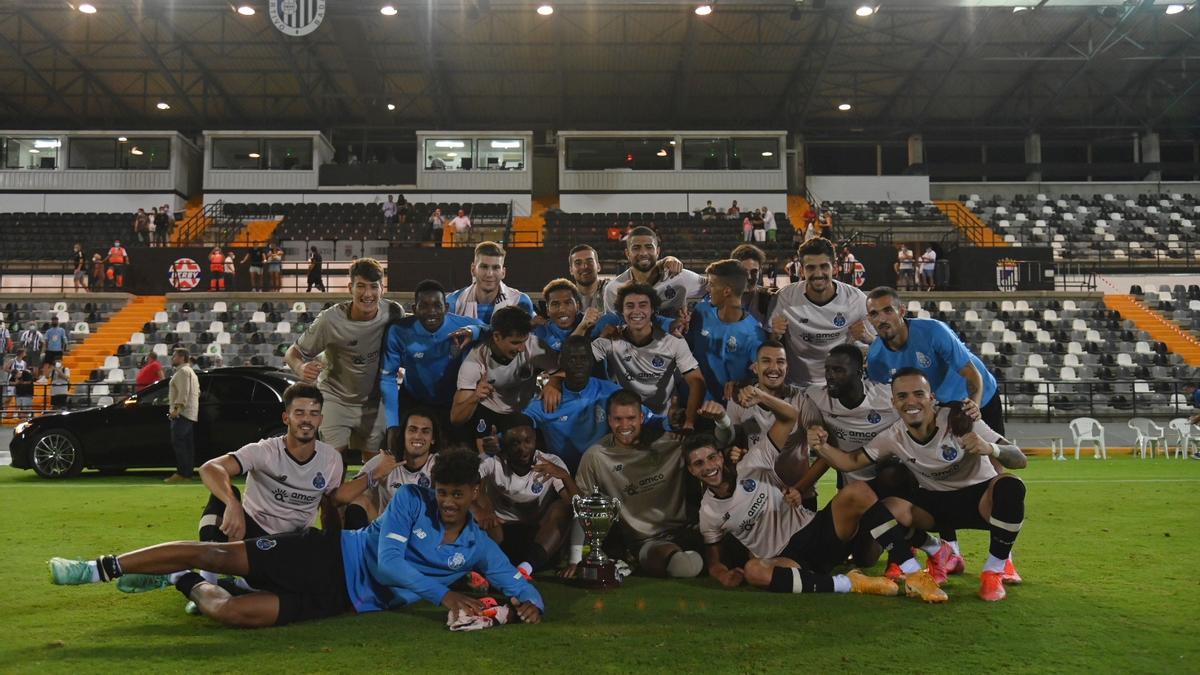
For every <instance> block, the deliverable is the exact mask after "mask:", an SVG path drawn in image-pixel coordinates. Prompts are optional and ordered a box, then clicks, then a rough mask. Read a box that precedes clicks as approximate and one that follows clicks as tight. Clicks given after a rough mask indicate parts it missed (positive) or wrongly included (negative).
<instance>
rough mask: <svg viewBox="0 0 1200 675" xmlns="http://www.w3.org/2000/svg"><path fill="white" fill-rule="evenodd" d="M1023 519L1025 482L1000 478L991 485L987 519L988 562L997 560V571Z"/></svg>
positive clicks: (1006, 556)
mask: <svg viewBox="0 0 1200 675" xmlns="http://www.w3.org/2000/svg"><path fill="white" fill-rule="evenodd" d="M1024 521H1025V484H1024V483H1022V482H1021V481H1020V480H1016V479H1013V478H1002V479H1000V480H998V481H996V483H995V484H994V485H993V486H992V517H991V518H990V519H988V526H989V527H988V529H989V530H990V531H991V541H990V543H989V545H988V553H989V554H990V556H989V557H988V562H989V563H991V561H993V560H999V561H1000V562H999V565H1000V567H999V568H998V569H994V570H993V569H990V568H986V567H985V569H988V570H989V571H993V572H998V571H1003V570H1004V561H1005V560H1007V559H1008V556H1009V554H1010V553H1012V547H1013V544H1014V543H1016V541H1017V535H1018V534H1020V532H1021V524H1022V523H1023V522H1024Z"/></svg>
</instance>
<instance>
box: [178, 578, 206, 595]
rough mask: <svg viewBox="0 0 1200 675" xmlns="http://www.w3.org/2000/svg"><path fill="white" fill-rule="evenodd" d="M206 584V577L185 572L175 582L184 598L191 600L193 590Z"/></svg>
mask: <svg viewBox="0 0 1200 675" xmlns="http://www.w3.org/2000/svg"><path fill="white" fill-rule="evenodd" d="M202 583H205V579H204V577H202V576H200V575H199V574H197V573H195V572H185V573H183V574H181V575H179V578H178V579H176V580H175V589H176V590H178V591H179V592H180V593H183V597H185V598H188V599H189V600H190V599H191V595H192V589H193V588H195V587H196V586H197V585H199V584H202Z"/></svg>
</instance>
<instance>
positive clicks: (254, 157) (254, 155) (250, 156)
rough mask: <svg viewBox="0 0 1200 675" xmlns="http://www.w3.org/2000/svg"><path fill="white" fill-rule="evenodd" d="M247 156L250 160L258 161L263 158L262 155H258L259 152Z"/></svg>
mask: <svg viewBox="0 0 1200 675" xmlns="http://www.w3.org/2000/svg"><path fill="white" fill-rule="evenodd" d="M246 156H247V157H249V158H250V159H258V158H259V157H262V155H260V154H258V153H257V152H252V153H250V154H248V155H246Z"/></svg>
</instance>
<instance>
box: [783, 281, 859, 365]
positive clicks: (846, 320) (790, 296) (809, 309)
mask: <svg viewBox="0 0 1200 675" xmlns="http://www.w3.org/2000/svg"><path fill="white" fill-rule="evenodd" d="M832 283H833V286H834V289H835V290H834V295H833V297H832V298H830V299H829V302H826V303H824V304H821V305H816V304H813V302H812V301H811V300H809V299H808V296H806V295H804V284H805V282H803V281H798V282H796V283H794V284H788V285H787V286H784V287H783V288H781V289H780V290H779V292H778V293H776V294H775V305H774V307H772V309H771V318H770V319H768V320H767V322H766V325H767V329H768V330H770V325H771V321H773V320H774V319H775V317H777V316H784V317H786V318H787V322H788V327H787V335H786V336H785V339H784V345H785V346H786V347H787V358H788V377H787V379H788V382H791V383H792V384H795V385H798V386H800V387H807V386H808V385H810V384H824V383H825V357H826V356H828V355H829V350H831V349H833V348H834V347H835V346H837V345H840V344H845V343H847V342H851V339H850V327H851V326H853V325H854V324H856V323H858V322H859V321H862V320H864V319H866V318H867V295H866V293H863V292H862V291H860V290H858V289H857V288H855V287H854V286H850V285H849V284H844V283H842V282H840V281H837V280H834V281H833V282H832ZM867 329H868V333H870V332H873V331H874V329H873V328H871V327H870V325H869V324H868V326H867Z"/></svg>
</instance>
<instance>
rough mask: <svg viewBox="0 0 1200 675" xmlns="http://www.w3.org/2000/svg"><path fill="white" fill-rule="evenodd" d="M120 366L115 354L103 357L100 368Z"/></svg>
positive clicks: (109, 368)
mask: <svg viewBox="0 0 1200 675" xmlns="http://www.w3.org/2000/svg"><path fill="white" fill-rule="evenodd" d="M120 367H121V362H120V360H119V359H117V357H115V356H106V357H104V365H103V366H101V368H102V369H103V370H112V369H113V368H120Z"/></svg>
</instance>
